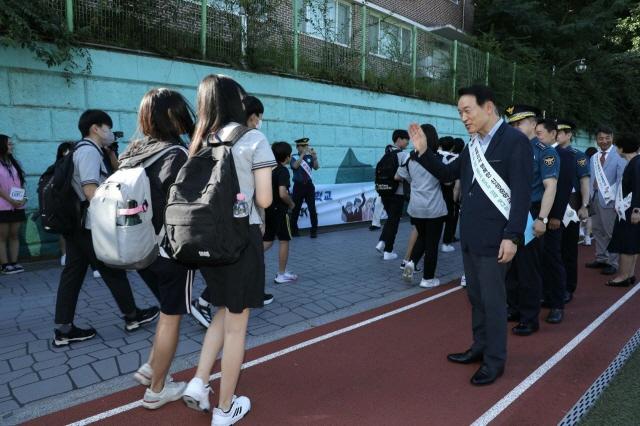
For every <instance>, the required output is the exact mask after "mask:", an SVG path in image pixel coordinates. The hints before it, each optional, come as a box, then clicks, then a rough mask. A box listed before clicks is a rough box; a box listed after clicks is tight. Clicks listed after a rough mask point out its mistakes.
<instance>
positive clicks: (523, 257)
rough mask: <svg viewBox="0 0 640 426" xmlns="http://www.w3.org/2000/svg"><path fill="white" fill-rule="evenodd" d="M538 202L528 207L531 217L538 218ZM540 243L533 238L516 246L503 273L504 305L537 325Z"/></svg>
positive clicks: (540, 277)
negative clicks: (509, 265) (506, 270)
mask: <svg viewBox="0 0 640 426" xmlns="http://www.w3.org/2000/svg"><path fill="white" fill-rule="evenodd" d="M538 213H540V203H537V204H536V205H534V206H532V208H531V214H532V215H533V217H538ZM543 247H544V242H543V239H542V238H534V239H533V241H531V242H529V244H527V245H526V246H524V247H522V246H521V247H518V251H517V252H516V255H515V257H514V258H513V261H512V262H511V268H510V269H509V271H508V272H507V302H508V304H509V309H510V310H511V311H513V312H517V313H519V314H520V321H521V322H524V323H529V324H538V316H539V315H540V299H541V298H542V275H541V274H542V273H541V271H542V256H543Z"/></svg>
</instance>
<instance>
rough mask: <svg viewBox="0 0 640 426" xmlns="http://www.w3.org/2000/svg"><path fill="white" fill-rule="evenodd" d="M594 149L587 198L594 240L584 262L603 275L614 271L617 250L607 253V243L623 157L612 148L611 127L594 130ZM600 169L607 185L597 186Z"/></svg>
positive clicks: (614, 218) (612, 220) (610, 232)
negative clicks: (589, 257) (589, 256)
mask: <svg viewBox="0 0 640 426" xmlns="http://www.w3.org/2000/svg"><path fill="white" fill-rule="evenodd" d="M596 144H597V145H598V148H599V150H598V152H597V153H596V154H594V155H593V156H592V157H591V178H590V185H589V187H590V188H591V193H590V198H589V212H590V215H591V216H592V227H593V236H594V237H595V240H596V258H595V260H594V261H592V262H589V263H587V264H586V265H585V266H586V267H587V268H593V269H601V273H602V274H603V275H613V274H615V273H616V272H617V271H618V254H617V253H610V252H609V251H608V250H607V246H608V245H609V242H610V241H611V235H612V233H613V225H614V224H615V222H616V209H615V197H616V190H617V189H618V188H617V182H619V181H620V180H621V179H622V173H623V172H624V168H625V166H626V165H627V161H626V160H625V159H624V158H622V157H621V156H620V155H619V154H618V151H617V150H615V149H613V130H612V129H611V128H610V127H606V126H602V127H600V128H598V130H597V131H596ZM599 170H602V171H603V174H604V176H600V177H601V178H602V182H603V183H604V184H605V185H608V186H609V187H608V188H606V187H605V188H601V185H600V184H599V183H598V180H599V179H598V175H599V173H598V171H599Z"/></svg>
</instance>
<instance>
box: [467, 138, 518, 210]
mask: <svg viewBox="0 0 640 426" xmlns="http://www.w3.org/2000/svg"><path fill="white" fill-rule="evenodd" d="M469 154H470V157H471V168H472V169H473V175H474V178H475V179H477V180H478V184H479V185H480V188H482V191H483V192H484V193H485V194H486V195H487V197H489V200H491V202H492V203H493V205H494V206H496V208H497V209H498V210H499V211H500V213H502V215H503V216H504V217H505V219H507V220H508V219H509V212H510V211H511V189H510V188H509V187H508V186H507V184H506V183H505V181H504V180H503V179H502V178H501V177H500V175H499V174H498V173H496V171H495V170H494V169H493V167H491V164H489V162H488V161H487V159H486V158H485V156H484V152H482V148H481V147H480V140H479V139H478V138H477V136H474V137H473V139H471V143H470V144H469Z"/></svg>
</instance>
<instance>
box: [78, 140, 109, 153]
mask: <svg viewBox="0 0 640 426" xmlns="http://www.w3.org/2000/svg"><path fill="white" fill-rule="evenodd" d="M89 145H91V146H92V147H94V148H95V149H97V150H98V152H99V153H100V156H102V157H104V152H103V151H102V150H101V149H100V148H98V146H97V145H96V144H95V143H93V142H92V141H90V140H89V139H81V140H79V141H78V142H76V143H75V145H73V151H74V152H75V151H77V150H78V149H80V148H82V147H83V146H89Z"/></svg>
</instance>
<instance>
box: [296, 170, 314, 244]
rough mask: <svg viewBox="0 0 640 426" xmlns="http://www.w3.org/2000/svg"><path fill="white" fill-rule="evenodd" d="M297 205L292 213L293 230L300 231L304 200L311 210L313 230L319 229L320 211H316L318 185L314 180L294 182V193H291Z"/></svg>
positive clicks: (310, 216) (310, 217)
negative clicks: (299, 222)
mask: <svg viewBox="0 0 640 426" xmlns="http://www.w3.org/2000/svg"><path fill="white" fill-rule="evenodd" d="M291 198H292V200H293V202H294V203H295V205H296V206H295V207H294V208H293V212H292V213H291V228H292V231H293V232H298V217H299V216H300V209H301V208H302V201H303V200H304V202H305V203H307V210H308V211H309V219H311V230H312V231H315V230H316V229H318V213H316V187H315V185H314V184H313V183H312V182H308V183H299V182H294V184H293V194H292V195H291Z"/></svg>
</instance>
